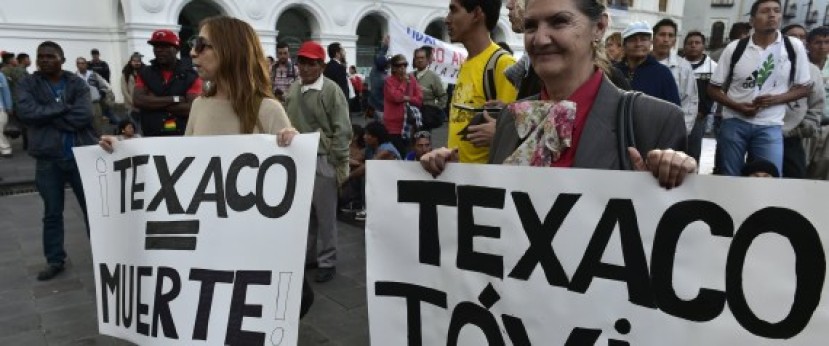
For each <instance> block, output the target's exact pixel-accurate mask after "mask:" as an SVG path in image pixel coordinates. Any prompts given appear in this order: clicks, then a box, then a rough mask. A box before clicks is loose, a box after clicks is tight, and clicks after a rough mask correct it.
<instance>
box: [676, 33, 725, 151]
mask: <svg viewBox="0 0 829 346" xmlns="http://www.w3.org/2000/svg"><path fill="white" fill-rule="evenodd" d="M683 50H684V52H685V60H687V61H688V63H689V64H691V68H692V69H693V70H694V77H695V78H696V81H697V91H698V93H699V107H697V109H698V111H697V118H696V121H695V122H694V127H693V129H691V132H690V133H689V134H688V150H687V153H688V155H691V157H693V158H694V159H696V160H697V162H699V158H700V156H701V154H702V137H703V135H704V134H705V124H706V122H707V119H708V117H709V116H711V115H712V114H711V113H712V110H713V107H714V101H712V100H711V98H710V97H708V94H707V93H706V90H707V89H708V82H709V80H710V79H711V75H712V74H714V70H715V69H716V68H717V62H716V61H714V59H711V57H710V56H708V55H706V54H705V35H703V34H702V33H701V32H699V31H691V32H689V33H688V34H687V35H685V43H684V44H683Z"/></svg>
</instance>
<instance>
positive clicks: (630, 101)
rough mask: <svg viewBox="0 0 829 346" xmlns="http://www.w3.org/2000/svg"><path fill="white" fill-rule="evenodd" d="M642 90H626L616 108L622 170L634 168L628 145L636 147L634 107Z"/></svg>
mask: <svg viewBox="0 0 829 346" xmlns="http://www.w3.org/2000/svg"><path fill="white" fill-rule="evenodd" d="M641 94H642V93H641V92H638V91H635V92H624V93H623V94H622V98H621V99H620V100H619V107H618V109H617V110H616V138H617V140H618V143H617V146H618V147H619V165H620V166H621V168H622V170H625V171H629V170H632V169H633V163H632V162H631V161H630V155H629V154H628V150H627V148H628V147H634V148H636V134H635V132H634V131H633V129H634V123H633V108H634V105H635V104H636V99H637V98H638V97H639V95H641Z"/></svg>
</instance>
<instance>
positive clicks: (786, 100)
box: [0, 0, 829, 311]
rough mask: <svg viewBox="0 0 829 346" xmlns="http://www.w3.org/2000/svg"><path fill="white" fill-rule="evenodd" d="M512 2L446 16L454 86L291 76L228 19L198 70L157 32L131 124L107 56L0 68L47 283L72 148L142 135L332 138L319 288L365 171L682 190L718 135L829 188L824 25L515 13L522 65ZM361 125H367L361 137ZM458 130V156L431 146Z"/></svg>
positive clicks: (196, 49)
mask: <svg viewBox="0 0 829 346" xmlns="http://www.w3.org/2000/svg"><path fill="white" fill-rule="evenodd" d="M503 5H504V4H503V3H502V1H501V0H449V1H448V9H449V11H448V13H447V16H446V19H445V23H446V26H447V28H448V33H449V36H450V38H451V40H452V42H455V43H459V44H462V45H463V46H464V48H466V51H467V52H468V57H467V59H466V60H465V62H464V63H463V64H462V66H461V68H460V71H459V74H458V75H457V81H456V82H455V83H454V84H452V85H450V86H449V87H448V88H447V87H444V85H443V83H442V82H441V79H440V77H439V76H438V75H437V74H435V73H434V72H433V71H431V70H430V69H429V68H428V67H429V65H430V63H431V60H432V52H431V49H430V48H429V47H422V48H419V49H417V50H416V51H415V52H413V56H414V59H413V61H411V67H412V69H410V62H409V61H407V58H406V57H405V56H403V55H395V56H391V57H388V56H387V52H388V46H389V42H388V38H386V39H384V41H383V42H382V44H381V47H380V49H379V51H378V54H377V56H376V57H375V59H374V61H373V66H372V68H371V71H370V73H369V75H368V76H363V75H360V74H358V73H357V69H356V68H355V67H354V66H350V67H349V66H348V65H347V62H346V58H345V56H346V51H345V49H344V48H343V47H342V45H340V44H339V43H336V42H335V43H331V44H329V45H328V46H327V47H326V48H324V47H323V46H322V45H321V44H320V43H318V42H314V41H307V42H304V43H303V44H302V45H301V46H300V47H299V49H298V51H297V52H295V53H296V54H295V56H296V61H294V60H293V59H292V58H291V56H292V52H290V47H289V46H288V45H287V44H286V43H284V42H280V43H278V44H277V47H276V58H275V59H271V61H269V60H268V59H267V58H266V56H265V53H264V52H263V50H262V47H261V44H260V43H259V40H258V37H257V35H256V33H255V31H254V30H253V29H252V28H251V27H250V25H248V24H247V23H245V22H244V21H241V20H238V19H235V18H231V17H226V16H220V17H213V18H208V19H206V20H204V21H203V22H202V23H201V25H200V27H199V32H198V35H197V36H196V37H194V38H193V39H192V40H191V41H190V42H188V44H189V46H190V47H191V50H190V57H191V58H192V66H191V65H190V64H187V63H184V62H182V60H180V59H179V58H178V54H179V51H180V49H181V47H182V43H181V42H180V40H179V37H178V36H177V35H176V33H174V32H172V31H170V30H166V29H162V30H157V31H155V32H153V34H152V35H151V36H150V38H149V40H148V41H147V43H148V44H149V45H151V46H152V50H153V55H154V59H152V60H150V61H149V62H148V63H146V64H145V63H144V62H143V56H142V55H141V54H139V53H135V54H133V55H132V56H131V57H130V59H129V61H128V62H127V63H126V65H125V66H124V67H123V69H122V78H121V91H122V92H123V99H124V105H125V108H126V110H127V112H128V115H127V116H125V117H123V118H121V119H118V118H117V117H116V116H114V115H113V111H112V110H113V106H114V105H113V100H114V97H113V95H112V88H111V87H110V84H109V83H110V70H109V66H108V65H107V64H106V62H104V61H102V60H101V59H100V53H99V52H98V50H97V49H93V50H92V51H91V55H92V58H91V59H89V60H87V59H86V58H84V57H78V58H77V59H76V66H77V71H76V72H69V71H64V70H63V68H62V65H63V64H64V63H65V61H66V59H65V56H64V53H63V50H62V48H61V46H60V45H59V44H57V43H55V42H52V41H45V42H43V43H41V44H40V45H39V46H38V47H37V57H36V63H37V71H36V72H34V73H33V74H31V75H29V74H28V73H27V72H26V69H25V67H27V66H28V61H29V58H28V56H27V55H25V54H18V55H17V56H16V57H15V56H14V55H13V54H11V55H9V54H3V67H2V68H0V126H2V127H4V128H9V126H7V124H6V123H7V122H8V119H9V118H10V116H13V117H14V119H16V121H18V122H19V124H20V125H21V127H22V128H25V129H26V131H25V132H24V133H26V136H27V138H26V143H27V146H28V147H27V150H28V152H29V154H30V155H32V156H33V157H35V158H36V159H37V173H36V177H35V181H36V185H37V189H38V192H39V193H40V196H41V197H42V199H43V202H44V209H45V211H44V218H43V246H44V255H45V257H46V260H47V266H46V267H45V269H44V270H43V271H41V272H40V273H39V274H38V279H39V280H49V279H51V278H53V277H54V276H56V275H58V274H59V273H60V272H61V271H63V269H64V262H65V259H66V253H65V251H64V249H63V234H64V230H63V201H64V189H63V186H64V185H65V184H66V183H69V185H70V186H71V187H72V189H73V191H74V193H75V196H76V198H77V199H78V202H79V204H80V205H81V207H82V209H83V210H84V213H85V207H84V206H85V203H84V194H83V189H82V188H81V183H80V176H79V171H78V167H77V165H76V163H75V161H74V157H73V154H72V150H71V149H72V148H73V147H76V146H82V145H92V144H96V143H98V144H99V145H101V146H102V147H104V148H105V149H107V150H109V151H113V150H117V148H118V142H119V141H122V140H128V139H131V138H137V137H157V136H208V135H228V134H252V133H267V134H274V135H277V143H275V145H282V146H285V145H290V142H291V139H292V138H293V136H294V135H296V134H298V133H312V132H319V133H320V142H319V149H318V153H317V158H316V173H315V183H314V190H313V191H312V192H311V193H312V194H313V197H312V208H311V214H310V215H309V217H310V222H309V230H308V248H307V251H306V259H305V266H306V268H307V269H308V270H312V269H315V270H316V271H315V275H314V277H313V278H314V280H315V281H317V282H321V283H323V282H328V281H330V280H332V279H333V278H334V277H335V275H336V267H337V257H338V254H337V233H338V231H337V217H338V209H341V210H345V211H347V212H353V213H354V216H355V219H356V220H365V218H366V217H367V215H366V211H365V207H366V206H365V173H366V161H367V160H412V161H419V162H420V163H421V165H422V166H423V167H424V168H425V169H426V170H427V171H429V172H430V173H432V174H434V175H438V174H440V173H441V172H442V171H443V170H444V169H445V167H446V165H447V164H448V163H450V162H463V163H480V164H486V163H488V164H507V165H523V166H546V167H579V168H593V169H610V170H641V171H649V172H651V173H652V174H653V175H654V177H655V178H656V179H657V181H658V183H659V184H660V185H661V186H664V187H665V188H673V187H676V186H679V185H681V184H682V182H683V180H684V178H685V177H686V176H687V175H688V174H693V173H695V172H696V171H697V169H698V167H697V166H698V164H697V162H698V161H699V159H700V155H701V143H702V140H703V137H704V135H705V133H706V132H709V128H710V133H712V134H713V135H714V136H716V138H717V151H716V152H717V158H716V169H715V172H716V173H718V174H722V175H731V176H740V175H744V176H763V177H781V176H782V177H787V178H812V179H829V149H827V148H826V143H825V142H826V138H827V136H829V121H828V120H829V108H827V107H829V102H826V97H827V94H826V90H825V87H826V85H827V84H826V82H827V79H829V63H827V55H828V54H829V28H826V27H818V28H815V29H812V30H811V31H807V30H806V28H804V27H803V26H799V25H793V26H788V27H786V28H783V30H782V31H781V30H780V25H781V22H782V14H781V4H780V2H779V1H778V0H755V1H754V3H753V5H752V7H751V11H750V21H749V23H737V24H735V25H734V26H733V28H732V32H731V34H730V38H731V39H732V41H731V42H730V43H729V44H728V45H726V46H725V47H724V48H723V49H721V50H718V51H714V52H711V54H706V53H705V47H706V37H705V35H703V34H702V33H700V32H698V31H692V32H689V33H688V34H687V35H686V36H685V38H684V44H683V47H682V49H681V51H682V55H679V54H677V52H676V50H675V49H676V47H675V45H676V40H677V34H678V25H677V24H676V23H675V22H674V21H672V20H670V19H665V20H661V21H659V22H658V23H656V25H654V26H650V25H649V24H648V23H645V22H633V23H630V24H629V25H628V26H627V28H626V29H625V30H624V31H622V32H617V33H609V32H608V29H609V17H608V14H607V12H606V7H605V1H604V0H564V1H550V0H526V1H525V0H507V1H506V4H505V5H506V8H507V9H508V11H509V19H510V22H511V24H512V29H513V30H514V31H515V32H516V33H522V34H523V37H524V46H525V51H526V54H525V55H524V56H523V57H521V58H520V59H515V58H514V57H513V56H512V54H511V53H510V52H507V51H506V50H504V49H503V48H502V47H501V46H499V45H498V44H496V43H495V42H493V41H492V39H491V36H490V33H491V32H492V30H493V29H494V27H495V25H496V23H497V21H498V18H499V16H500V11H501V7H502V6H503ZM628 90H631V91H634V92H629V91H628ZM352 112H360V113H362V114H364V116H365V117H366V119H368V120H369V121H368V123H367V124H366V125H365V126H364V127H361V126H358V125H355V124H352V122H351V113H352ZM444 122H448V125H447V126H446V131H448V144H447V147H444V148H433V147H432V131H433V130H434V129H436V128H443V127H442V126H443V123H444ZM111 125H117V127H116V128H117V130H116V131H111V130H110V128H111ZM4 132H5V133H8V131H4ZM113 134H114V135H117V136H109V135H113ZM5 155H11V149H10V146H9V142H8V140H7V139H6V137H5V136H3V135H0V156H5ZM87 232H88V229H87ZM306 286H307V285H306ZM306 290H307V287H306ZM305 293H307V295H308V296H312V294H311V293H310V292H305ZM307 299H308V298H307ZM307 299H306V300H305V304H304V305H303V308H304V309H306V310H305V311H307V307H308V306H309V305H310V302H308V300H307Z"/></svg>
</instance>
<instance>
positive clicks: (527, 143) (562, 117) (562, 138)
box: [504, 101, 576, 167]
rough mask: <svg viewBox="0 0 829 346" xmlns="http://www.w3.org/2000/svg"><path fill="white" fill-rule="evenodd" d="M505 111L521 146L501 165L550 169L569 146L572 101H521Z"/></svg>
mask: <svg viewBox="0 0 829 346" xmlns="http://www.w3.org/2000/svg"><path fill="white" fill-rule="evenodd" d="M509 110H510V111H511V112H512V114H513V115H514V117H515V129H516V131H517V132H518V137H519V138H521V139H522V140H523V143H521V145H519V146H518V148H517V149H515V151H514V152H513V153H512V155H510V156H509V157H507V159H506V160H505V161H504V164H506V165H514V166H535V167H550V166H551V165H552V163H553V162H556V161H558V160H559V159H560V158H561V155H562V152H563V151H564V149H566V148H569V147H570V146H571V145H572V137H573V124H574V123H575V120H576V103H575V102H572V101H561V102H555V103H554V102H549V101H521V102H516V103H513V104H511V105H509Z"/></svg>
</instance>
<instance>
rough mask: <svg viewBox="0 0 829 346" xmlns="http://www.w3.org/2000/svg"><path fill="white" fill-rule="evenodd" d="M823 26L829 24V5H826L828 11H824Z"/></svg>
mask: <svg viewBox="0 0 829 346" xmlns="http://www.w3.org/2000/svg"><path fill="white" fill-rule="evenodd" d="M823 26H829V5H826V12H823Z"/></svg>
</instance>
